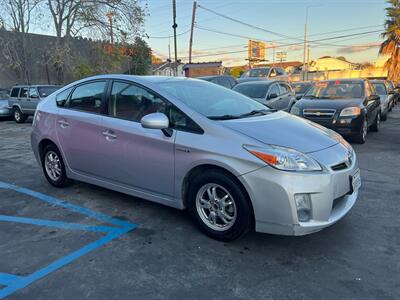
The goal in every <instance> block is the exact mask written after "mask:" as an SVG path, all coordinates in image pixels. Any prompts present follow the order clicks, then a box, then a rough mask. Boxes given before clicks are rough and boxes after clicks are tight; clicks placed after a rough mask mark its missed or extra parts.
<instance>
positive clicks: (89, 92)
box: [66, 81, 107, 114]
mask: <svg viewBox="0 0 400 300" xmlns="http://www.w3.org/2000/svg"><path fill="white" fill-rule="evenodd" d="M106 85H107V82H106V81H95V82H90V83H86V84H82V85H80V86H78V87H77V88H76V89H75V90H74V91H73V92H72V95H71V98H70V99H69V101H68V103H66V107H68V108H71V109H76V110H80V111H85V112H91V113H98V114H99V113H100V112H101V106H102V102H103V96H104V90H105V88H106Z"/></svg>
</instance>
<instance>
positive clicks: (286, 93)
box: [279, 82, 294, 111]
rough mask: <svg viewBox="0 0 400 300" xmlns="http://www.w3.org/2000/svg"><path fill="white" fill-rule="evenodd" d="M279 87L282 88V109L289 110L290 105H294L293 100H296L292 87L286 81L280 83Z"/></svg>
mask: <svg viewBox="0 0 400 300" xmlns="http://www.w3.org/2000/svg"><path fill="white" fill-rule="evenodd" d="M279 88H280V91H281V93H280V95H279V96H280V98H281V100H280V104H279V105H280V107H281V108H280V109H282V110H285V111H288V110H289V108H290V106H291V105H292V102H293V101H294V96H293V92H292V89H291V87H290V86H289V85H288V84H287V83H285V82H281V83H279Z"/></svg>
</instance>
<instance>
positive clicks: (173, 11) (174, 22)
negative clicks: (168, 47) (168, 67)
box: [172, 0, 178, 76]
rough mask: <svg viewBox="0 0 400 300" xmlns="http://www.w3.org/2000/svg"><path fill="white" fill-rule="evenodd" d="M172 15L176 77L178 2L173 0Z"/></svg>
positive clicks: (175, 72)
mask: <svg viewBox="0 0 400 300" xmlns="http://www.w3.org/2000/svg"><path fill="white" fill-rule="evenodd" d="M172 13H173V24H172V28H173V29H174V47H175V66H174V76H177V75H178V49H177V45H176V28H177V27H178V25H177V24H176V0H172Z"/></svg>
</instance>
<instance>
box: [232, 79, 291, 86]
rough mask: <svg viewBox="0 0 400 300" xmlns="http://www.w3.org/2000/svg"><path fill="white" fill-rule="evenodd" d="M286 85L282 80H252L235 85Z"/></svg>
mask: <svg viewBox="0 0 400 300" xmlns="http://www.w3.org/2000/svg"><path fill="white" fill-rule="evenodd" d="M283 82H285V83H287V82H286V81H283V80H252V81H245V82H240V83H238V84H237V85H266V86H268V85H271V84H272V83H283Z"/></svg>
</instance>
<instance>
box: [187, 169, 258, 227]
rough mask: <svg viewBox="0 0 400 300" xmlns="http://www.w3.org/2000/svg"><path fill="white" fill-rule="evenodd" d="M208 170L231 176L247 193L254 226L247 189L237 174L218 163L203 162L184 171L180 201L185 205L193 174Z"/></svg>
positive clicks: (253, 221) (251, 202) (250, 200)
mask: <svg viewBox="0 0 400 300" xmlns="http://www.w3.org/2000/svg"><path fill="white" fill-rule="evenodd" d="M210 170H216V171H219V172H222V173H224V174H226V175H228V176H229V177H231V178H232V179H233V180H235V181H236V182H237V183H238V185H239V187H240V188H241V189H242V190H243V192H244V193H245V194H246V195H247V198H248V201H249V202H250V206H251V210H252V217H253V220H252V224H253V227H254V224H255V215H254V207H253V201H252V199H251V196H250V193H249V192H248V191H247V189H246V186H245V185H244V184H243V182H242V181H241V180H240V178H239V177H238V176H237V175H235V174H234V173H233V172H232V171H230V170H229V169H228V168H225V167H223V166H219V165H216V164H212V163H204V164H201V165H197V166H195V167H193V168H192V169H190V170H189V171H188V172H187V173H186V175H185V177H184V178H183V181H182V185H181V197H182V202H183V205H184V207H187V201H188V199H187V194H188V191H189V184H190V182H191V180H193V178H194V177H195V176H197V175H198V174H201V173H203V172H207V171H210Z"/></svg>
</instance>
